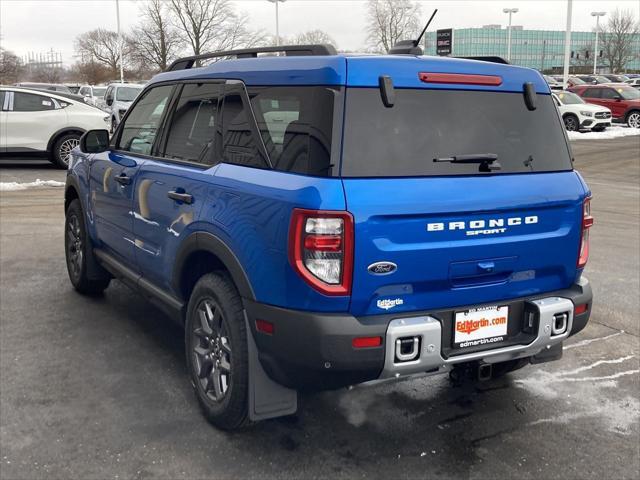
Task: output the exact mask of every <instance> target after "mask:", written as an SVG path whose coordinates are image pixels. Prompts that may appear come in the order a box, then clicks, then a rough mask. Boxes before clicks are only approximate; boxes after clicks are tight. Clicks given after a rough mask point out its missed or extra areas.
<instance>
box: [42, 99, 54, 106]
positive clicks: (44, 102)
mask: <svg viewBox="0 0 640 480" xmlns="http://www.w3.org/2000/svg"><path fill="white" fill-rule="evenodd" d="M42 105H44V106H45V107H50V106H51V105H53V104H52V103H51V101H50V100H42Z"/></svg>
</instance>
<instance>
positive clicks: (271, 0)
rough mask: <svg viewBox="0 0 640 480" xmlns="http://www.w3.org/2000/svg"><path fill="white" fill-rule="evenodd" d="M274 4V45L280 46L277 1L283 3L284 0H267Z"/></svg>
mask: <svg viewBox="0 0 640 480" xmlns="http://www.w3.org/2000/svg"><path fill="white" fill-rule="evenodd" d="M268 1H269V2H271V3H275V5H276V47H279V46H280V20H279V18H278V3H280V2H282V3H284V2H285V0H268Z"/></svg>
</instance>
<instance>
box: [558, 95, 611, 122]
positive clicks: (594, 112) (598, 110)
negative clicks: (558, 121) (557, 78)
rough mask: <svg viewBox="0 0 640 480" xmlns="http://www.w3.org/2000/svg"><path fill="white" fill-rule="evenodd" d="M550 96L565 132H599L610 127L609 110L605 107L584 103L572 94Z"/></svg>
mask: <svg viewBox="0 0 640 480" xmlns="http://www.w3.org/2000/svg"><path fill="white" fill-rule="evenodd" d="M551 95H552V96H553V99H554V100H555V102H556V105H557V107H558V110H559V111H560V115H561V116H562V121H563V122H564V126H565V128H566V129H567V131H569V132H578V131H594V132H601V131H603V130H604V129H606V128H607V127H610V126H611V110H609V109H608V108H607V107H601V106H600V105H593V104H591V103H586V102H585V101H584V100H583V99H582V98H580V97H579V96H578V95H576V94H575V93H572V92H567V91H563V92H556V93H552V94H551Z"/></svg>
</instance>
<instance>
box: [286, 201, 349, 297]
mask: <svg viewBox="0 0 640 480" xmlns="http://www.w3.org/2000/svg"><path fill="white" fill-rule="evenodd" d="M289 261H290V263H291V266H292V267H293V269H294V270H295V271H296V272H297V273H298V274H299V275H300V276H301V277H302V278H303V279H304V280H305V281H306V282H307V283H308V284H309V285H311V286H312V287H313V288H315V289H316V290H318V291H319V292H321V293H323V294H325V295H350V294H351V276H352V273H353V217H352V216H351V214H350V213H349V212H337V211H326V210H303V209H299V208H296V209H294V210H293V214H292V215H291V226H290V230H289Z"/></svg>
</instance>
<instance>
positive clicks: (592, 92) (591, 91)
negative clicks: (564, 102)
mask: <svg viewBox="0 0 640 480" xmlns="http://www.w3.org/2000/svg"><path fill="white" fill-rule="evenodd" d="M601 92H602V89H601V88H587V89H586V90H585V91H584V93H583V94H582V96H583V97H584V98H601V97H602V94H601Z"/></svg>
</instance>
